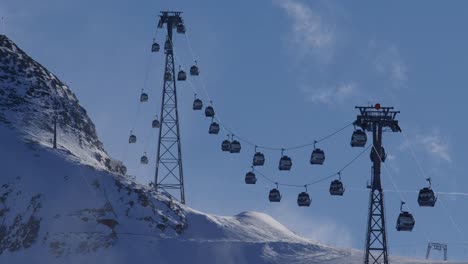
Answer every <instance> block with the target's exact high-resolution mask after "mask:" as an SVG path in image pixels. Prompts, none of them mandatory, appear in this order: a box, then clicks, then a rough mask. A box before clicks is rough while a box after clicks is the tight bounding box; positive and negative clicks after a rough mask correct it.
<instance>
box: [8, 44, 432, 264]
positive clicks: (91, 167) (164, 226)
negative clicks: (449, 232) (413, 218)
mask: <svg viewBox="0 0 468 264" xmlns="http://www.w3.org/2000/svg"><path fill="white" fill-rule="evenodd" d="M0 44H1V45H0V55H1V57H0V120H1V121H0V165H1V169H0V263H114V264H115V263H158V264H164V263H170V264H182V263H204V264H211V263H213V264H214V263H228V264H229V263H236V264H243V263H259V264H263V263H264V264H267V263H268V264H273V263H282V264H284V263H297V264H302V263H329V264H336V263H362V252H360V251H349V250H343V249H336V248H332V247H328V246H325V245H321V244H318V243H316V242H312V241H310V240H307V239H305V238H302V237H300V236H299V235H297V234H295V233H293V232H291V231H290V230H288V229H287V228H286V227H284V226H283V225H282V224H280V223H278V222H277V221H275V220H274V219H272V218H271V217H270V216H268V215H266V214H263V213H258V212H244V213H240V214H238V215H236V216H233V217H224V216H215V215H209V214H204V213H202V212H199V211H196V210H193V209H191V208H188V207H186V206H184V205H181V204H179V203H178V202H176V201H172V200H171V199H170V198H169V197H167V196H165V195H164V194H159V193H156V192H154V191H153V190H152V189H151V188H149V187H147V186H143V185H140V184H138V183H136V182H134V181H133V180H131V179H129V178H128V177H126V176H123V175H122V174H120V173H117V172H112V171H111V170H116V169H115V168H116V167H115V166H108V165H109V164H110V163H111V162H109V161H110V160H111V159H110V158H109V157H108V155H107V154H106V152H105V150H104V149H103V147H102V144H101V143H100V141H99V139H98V137H97V135H96V131H95V129H94V125H93V124H92V121H91V120H90V119H89V117H87V115H86V111H85V110H84V109H83V108H82V107H81V106H79V104H78V101H77V99H76V97H75V96H74V95H73V94H72V92H71V91H70V90H69V88H68V87H66V86H65V85H63V84H62V83H61V82H60V81H58V79H57V78H56V77H55V76H54V75H52V74H51V73H49V72H48V71H47V70H46V69H44V68H43V67H42V66H40V65H39V64H38V63H36V62H34V61H32V60H31V59H30V58H29V57H28V56H27V55H26V54H24V53H23V52H22V51H20V50H19V49H18V48H17V47H16V46H15V45H14V44H13V43H12V42H11V41H10V40H8V39H6V38H5V37H0ZM23 61H24V63H26V66H25V65H24V63H23ZM18 65H22V66H21V67H22V68H23V69H20V68H19V67H20V66H18ZM28 74H29V75H31V76H30V77H28ZM39 79H41V80H42V81H40V82H39V83H41V84H39V86H36V81H31V80H39ZM54 80H55V84H54ZM42 82H44V83H42ZM29 91H31V92H29ZM43 93H44V95H43ZM54 104H55V105H57V107H55V108H50V105H54ZM52 112H55V113H59V116H60V118H61V120H62V124H61V129H62V130H61V131H62V136H61V145H60V146H59V148H58V149H52V148H51V145H50V142H49V138H50V127H48V126H47V125H44V122H42V121H44V120H50V113H52ZM62 138H63V139H62ZM97 154H99V155H101V157H103V159H101V160H99V159H96V156H97ZM106 159H108V160H109V161H108V162H106ZM117 168H118V167H117ZM117 171H119V170H117ZM120 171H121V170H120ZM392 263H427V262H424V261H416V260H407V259H398V258H392ZM431 263H432V262H431ZM433 263H436V262H433Z"/></svg>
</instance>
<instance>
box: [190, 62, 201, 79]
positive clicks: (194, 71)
mask: <svg viewBox="0 0 468 264" xmlns="http://www.w3.org/2000/svg"><path fill="white" fill-rule="evenodd" d="M199 74H200V70H199V69H198V66H197V65H193V66H192V67H190V75H192V76H198V75H199Z"/></svg>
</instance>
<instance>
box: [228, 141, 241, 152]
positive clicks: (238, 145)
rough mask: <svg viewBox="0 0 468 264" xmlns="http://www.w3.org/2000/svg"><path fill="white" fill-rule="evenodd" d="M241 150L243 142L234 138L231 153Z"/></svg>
mask: <svg viewBox="0 0 468 264" xmlns="http://www.w3.org/2000/svg"><path fill="white" fill-rule="evenodd" d="M240 151H241V143H240V142H239V141H237V140H233V141H232V142H231V149H230V150H229V152H231V153H239V152H240Z"/></svg>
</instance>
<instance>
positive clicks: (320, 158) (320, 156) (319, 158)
mask: <svg viewBox="0 0 468 264" xmlns="http://www.w3.org/2000/svg"><path fill="white" fill-rule="evenodd" d="M324 161H325V152H324V151H323V150H321V149H318V148H317V149H314V150H313V151H312V154H311V155H310V164H312V165H322V164H323V162H324Z"/></svg>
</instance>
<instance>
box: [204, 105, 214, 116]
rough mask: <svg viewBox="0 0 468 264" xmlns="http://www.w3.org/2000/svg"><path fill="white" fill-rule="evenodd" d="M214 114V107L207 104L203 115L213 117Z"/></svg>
mask: <svg viewBox="0 0 468 264" xmlns="http://www.w3.org/2000/svg"><path fill="white" fill-rule="evenodd" d="M214 115H215V111H214V108H213V107H212V106H210V105H209V106H207V107H206V108H205V116H206V117H214Z"/></svg>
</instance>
